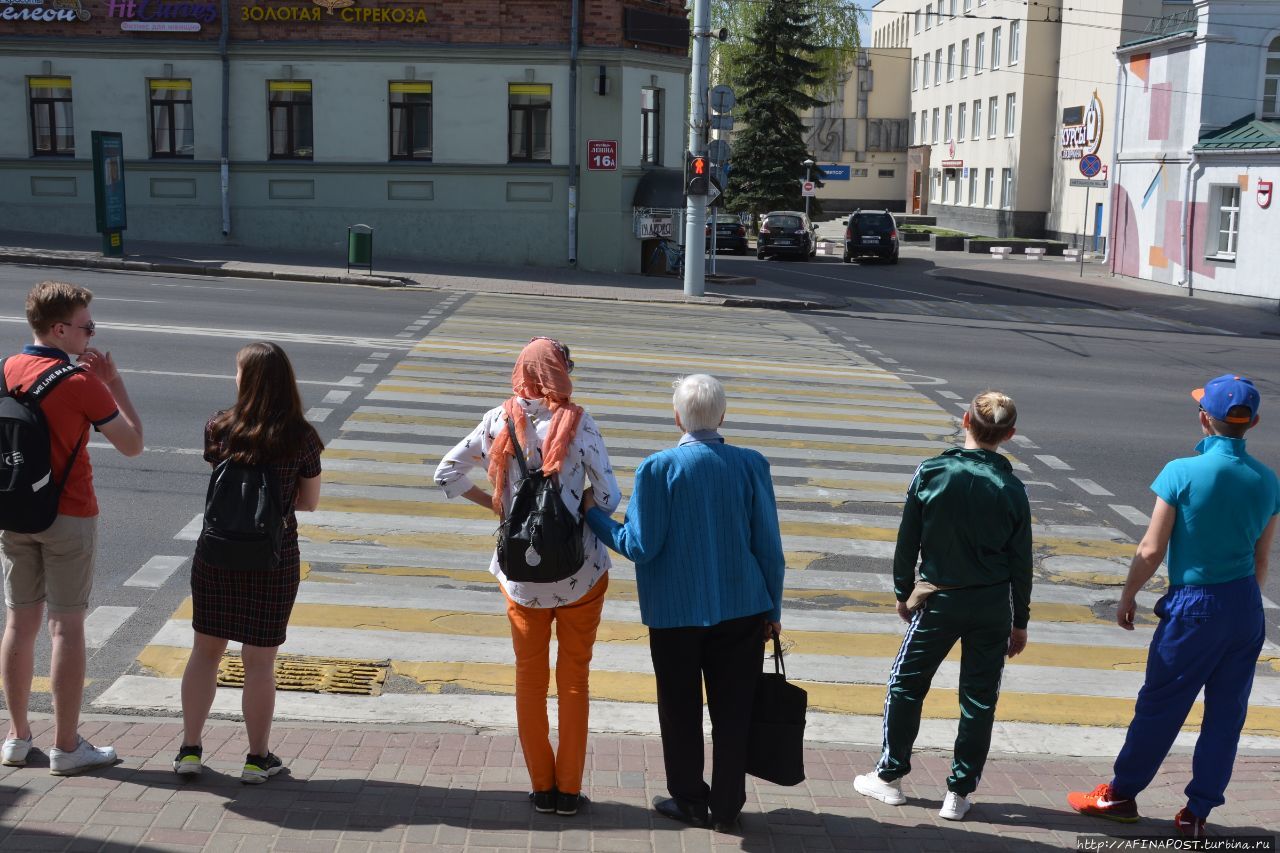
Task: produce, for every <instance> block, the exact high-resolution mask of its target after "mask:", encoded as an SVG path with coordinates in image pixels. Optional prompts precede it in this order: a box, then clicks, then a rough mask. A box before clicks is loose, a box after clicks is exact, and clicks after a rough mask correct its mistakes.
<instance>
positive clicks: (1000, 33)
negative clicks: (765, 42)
mask: <svg viewBox="0 0 1280 853" xmlns="http://www.w3.org/2000/svg"><path fill="white" fill-rule="evenodd" d="M1161 7H1162V4H1161V2H1160V0H1072V2H1071V3H1070V4H1069V5H1068V4H1064V3H1062V2H1061V0H1041V2H1036V3H1026V2H1022V0H880V2H879V3H877V4H876V5H875V7H874V9H873V12H872V24H873V29H874V32H875V40H874V42H873V49H872V52H873V53H874V51H875V49H876V46H879V45H881V44H884V45H885V46H905V47H907V48H909V50H910V53H911V61H910V67H909V69H907V70H906V73H907V74H908V75H909V84H908V85H909V86H910V90H911V115H912V120H911V127H910V130H909V135H910V138H911V145H912V147H911V148H910V150H909V153H908V163H907V175H906V181H907V184H906V189H907V195H908V199H907V210H908V211H909V212H919V213H928V214H932V215H934V216H936V217H937V220H938V224H939V225H941V226H944V227H951V228H955V229H957V230H961V231H967V232H970V233H976V234H985V235H991V236H1020V237H1041V236H1048V237H1056V238H1060V239H1072V240H1076V239H1079V235H1084V237H1085V239H1086V243H1089V242H1091V241H1092V240H1093V238H1094V235H1097V237H1098V241H1099V243H1102V242H1103V241H1104V239H1105V231H1106V222H1107V221H1108V217H1107V216H1106V213H1105V207H1106V204H1107V198H1106V193H1105V192H1101V191H1099V190H1093V196H1092V198H1091V199H1090V203H1089V206H1088V210H1086V204H1085V193H1086V190H1085V188H1081V187H1074V186H1072V185H1071V180H1072V179H1073V178H1076V179H1084V178H1085V177H1092V178H1094V179H1097V180H1100V179H1102V178H1103V171H1104V169H1109V168H1110V160H1111V149H1112V145H1111V137H1110V127H1109V125H1108V123H1107V116H1108V115H1109V114H1110V112H1111V106H1112V104H1113V103H1114V101H1115V90H1116V80H1115V73H1114V66H1113V63H1112V61H1111V56H1112V53H1113V51H1114V50H1115V49H1116V47H1117V46H1118V45H1120V44H1121V43H1122V42H1124V41H1127V40H1130V39H1132V38H1136V37H1138V36H1140V35H1141V34H1142V33H1143V32H1145V30H1146V28H1147V26H1148V24H1150V23H1151V22H1152V21H1154V20H1157V19H1158V18H1159V16H1160V13H1161ZM1086 157H1088V159H1087V160H1086ZM1094 158H1096V161H1095V160H1094ZM1082 161H1085V172H1092V173H1093V174H1090V175H1086V174H1085V173H1084V172H1082V171H1081V168H1080V166H1081V162H1082ZM1095 203H1096V204H1095ZM1097 204H1100V205H1102V207H1101V208H1097V207H1096V205H1097ZM1096 222H1101V223H1102V225H1101V226H1100V228H1099V227H1098V226H1096V225H1095V223H1096Z"/></svg>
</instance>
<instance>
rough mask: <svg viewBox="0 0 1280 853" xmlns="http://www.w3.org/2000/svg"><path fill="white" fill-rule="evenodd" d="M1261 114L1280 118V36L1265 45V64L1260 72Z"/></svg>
mask: <svg viewBox="0 0 1280 853" xmlns="http://www.w3.org/2000/svg"><path fill="white" fill-rule="evenodd" d="M1262 115H1263V116H1265V117H1268V118H1280V36H1276V37H1275V38H1274V39H1272V40H1271V44H1270V45H1269V46H1268V47H1267V64H1266V68H1265V70H1264V71H1263V72H1262Z"/></svg>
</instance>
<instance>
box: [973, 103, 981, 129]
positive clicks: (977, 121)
mask: <svg viewBox="0 0 1280 853" xmlns="http://www.w3.org/2000/svg"><path fill="white" fill-rule="evenodd" d="M981 136H982V99H981V98H976V99H974V102H973V138H974V139H978V138H980V137H981Z"/></svg>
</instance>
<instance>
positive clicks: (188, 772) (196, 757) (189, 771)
mask: <svg viewBox="0 0 1280 853" xmlns="http://www.w3.org/2000/svg"><path fill="white" fill-rule="evenodd" d="M203 769H204V761H203V751H202V750H201V748H200V747H199V746H183V747H182V748H180V749H179V750H178V757H177V758H175V759H173V772H174V773H177V774H178V775H179V776H199V775H200V771H201V770H203Z"/></svg>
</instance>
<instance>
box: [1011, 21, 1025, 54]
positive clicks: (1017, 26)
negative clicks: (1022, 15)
mask: <svg viewBox="0 0 1280 853" xmlns="http://www.w3.org/2000/svg"><path fill="white" fill-rule="evenodd" d="M1021 40H1022V21H1010V22H1009V64H1010V65H1017V64H1018V60H1019V59H1020V58H1021V53H1022V47H1021V46H1020V45H1019V42H1020V41H1021Z"/></svg>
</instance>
